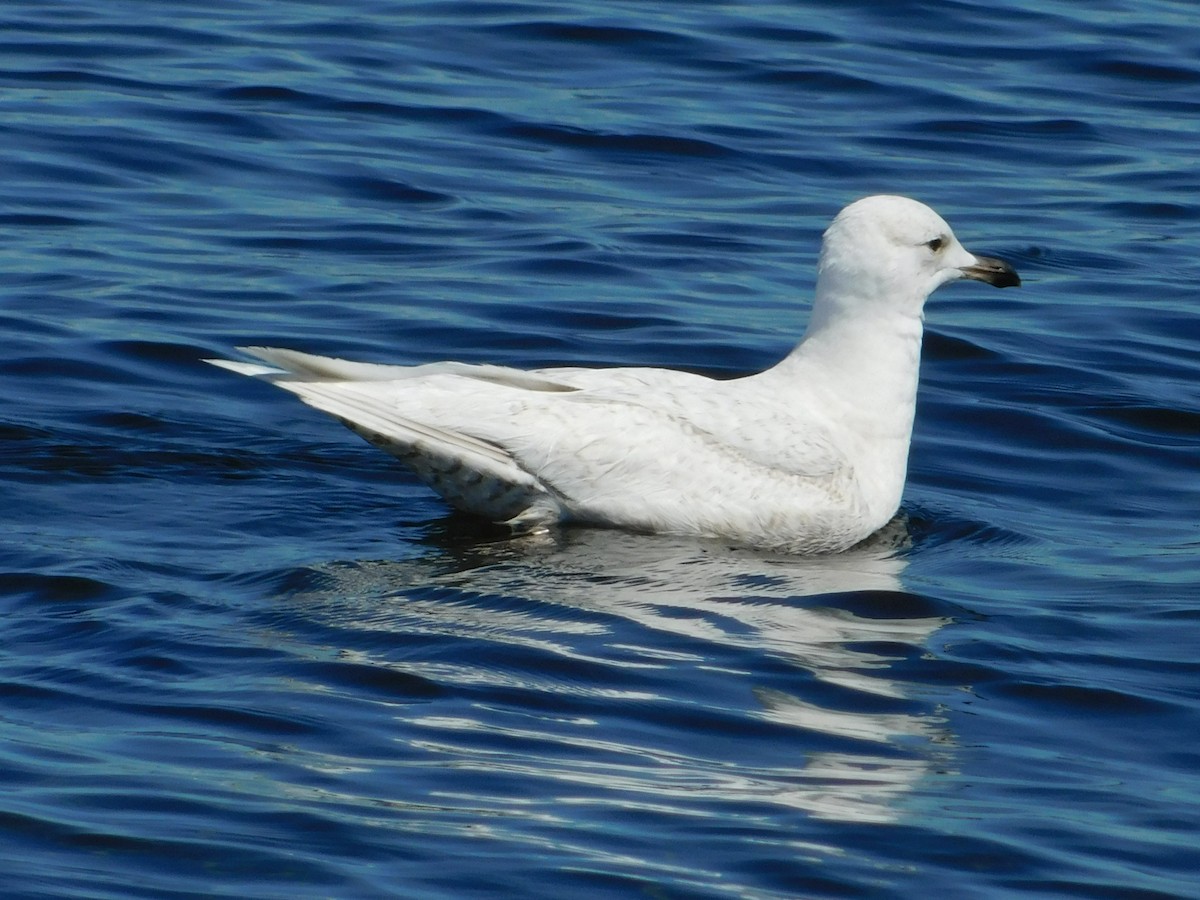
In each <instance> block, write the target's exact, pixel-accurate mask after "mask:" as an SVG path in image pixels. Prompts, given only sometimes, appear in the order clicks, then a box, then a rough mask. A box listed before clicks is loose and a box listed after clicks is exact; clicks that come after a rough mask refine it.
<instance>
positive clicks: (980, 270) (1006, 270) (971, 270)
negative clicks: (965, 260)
mask: <svg viewBox="0 0 1200 900" xmlns="http://www.w3.org/2000/svg"><path fill="white" fill-rule="evenodd" d="M959 271H960V272H962V273H963V277H964V278H973V279H974V280H975V281H986V282H987V283H988V284H990V285H994V286H995V287H1000V288H1004V287H1018V286H1019V285H1020V284H1021V276H1020V275H1018V274H1017V270H1016V269H1014V268H1013V267H1012V266H1010V265H1009V264H1008V263H1006V262H1005V261H1004V260H1002V259H993V258H992V257H990V256H977V257H975V264H974V265H971V266H963V267H962V268H961V269H959Z"/></svg>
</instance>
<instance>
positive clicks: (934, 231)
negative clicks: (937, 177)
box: [829, 194, 951, 238]
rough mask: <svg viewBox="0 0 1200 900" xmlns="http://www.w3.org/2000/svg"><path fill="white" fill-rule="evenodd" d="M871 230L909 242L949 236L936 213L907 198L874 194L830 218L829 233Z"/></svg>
mask: <svg viewBox="0 0 1200 900" xmlns="http://www.w3.org/2000/svg"><path fill="white" fill-rule="evenodd" d="M847 226H849V227H853V228H856V229H858V228H864V227H874V228H876V229H878V230H880V231H882V232H883V233H884V234H886V235H887V236H888V237H892V238H909V237H913V236H916V235H920V234H925V233H928V234H929V235H930V236H931V237H933V236H936V235H938V234H950V233H951V228H950V225H949V224H948V223H947V222H946V220H945V219H943V218H942V217H941V216H939V215H938V214H937V213H936V212H934V211H933V210H932V209H930V208H929V207H928V206H926V205H925V204H924V203H921V202H920V201H919V200H913V199H912V198H911V197H900V196H896V195H893V194H874V195H872V196H870V197H863V198H862V199H861V200H855V201H854V202H853V203H851V204H850V205H849V206H847V207H846V208H845V209H843V210H842V211H841V212H840V213H838V215H837V216H836V217H835V218H834V220H833V223H832V224H831V225H830V227H829V230H830V231H831V232H835V233H836V231H837V230H838V229H839V228H840V227H847Z"/></svg>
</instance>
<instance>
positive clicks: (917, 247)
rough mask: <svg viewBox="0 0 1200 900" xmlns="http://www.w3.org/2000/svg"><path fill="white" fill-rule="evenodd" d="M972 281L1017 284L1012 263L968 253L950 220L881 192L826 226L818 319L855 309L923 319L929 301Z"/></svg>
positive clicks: (867, 312) (815, 307) (819, 279)
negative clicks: (944, 290)
mask: <svg viewBox="0 0 1200 900" xmlns="http://www.w3.org/2000/svg"><path fill="white" fill-rule="evenodd" d="M962 278H969V279H973V280H975V281H985V282H987V283H988V284H991V285H995V286H996V287H1015V286H1017V285H1019V284H1020V283H1021V279H1020V277H1019V276H1018V275H1017V273H1016V271H1015V270H1014V269H1013V267H1012V266H1010V265H1009V264H1008V263H1006V262H1004V261H1003V260H999V259H992V258H991V257H987V256H976V255H975V254H973V253H970V252H969V251H968V250H967V249H966V248H964V247H963V245H962V244H960V243H959V242H958V238H956V237H955V236H954V232H953V231H952V230H951V228H950V226H949V225H948V224H946V220H945V219H943V218H942V217H941V216H939V215H938V214H937V213H935V212H934V211H933V210H932V209H930V208H929V207H928V206H926V205H925V204H923V203H918V202H917V201H916V200H910V199H909V198H908V197H894V196H889V195H877V196H873V197H864V198H863V199H861V200H856V201H855V202H854V203H851V204H850V205H849V206H847V207H846V208H845V209H843V210H842V211H841V212H840V213H838V215H837V218H835V219H834V220H833V223H832V224H831V225H830V226H829V228H828V229H827V230H826V231H825V241H824V243H823V244H822V246H821V258H820V263H819V265H818V275H817V299H816V304H815V305H814V309H813V315H814V319H815V318H818V317H825V316H831V315H839V314H847V313H849V312H852V311H858V312H861V313H863V314H867V315H873V316H874V315H880V314H882V313H884V312H890V313H895V314H899V315H901V316H912V317H916V318H918V319H919V318H920V317H921V315H922V310H923V309H924V305H925V299H926V298H927V297H928V296H929V295H930V294H931V293H933V292H934V291H935V290H937V289H938V288H939V287H941V286H942V285H943V284H947V283H948V282H951V281H958V280H959V279H962Z"/></svg>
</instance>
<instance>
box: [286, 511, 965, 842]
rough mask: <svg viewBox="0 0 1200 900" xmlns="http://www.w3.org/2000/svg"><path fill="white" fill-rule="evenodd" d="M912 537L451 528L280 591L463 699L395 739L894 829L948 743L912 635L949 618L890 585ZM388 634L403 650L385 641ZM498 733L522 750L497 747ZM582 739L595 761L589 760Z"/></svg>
mask: <svg viewBox="0 0 1200 900" xmlns="http://www.w3.org/2000/svg"><path fill="white" fill-rule="evenodd" d="M904 533H905V532H904V526H903V523H902V522H897V523H896V524H895V525H894V527H892V528H890V529H885V531H884V532H883V533H882V534H881V535H879V536H878V537H876V538H875V539H873V540H872V541H870V542H869V543H867V544H864V545H862V546H860V547H858V548H856V549H853V550H851V551H848V552H845V553H841V554H837V555H829V556H816V557H788V556H782V555H772V554H765V553H762V552H758V551H752V550H742V549H736V548H730V547H727V546H724V545H721V544H718V543H709V542H704V541H699V540H695V539H684V538H671V537H658V536H640V535H633V534H627V533H623V532H618V531H607V530H595V529H578V530H568V531H566V532H564V533H562V534H561V535H558V536H556V537H553V538H544V537H543V538H538V537H536V536H531V537H525V538H516V539H505V540H497V541H494V542H484V543H481V542H479V541H478V539H477V537H478V536H477V535H476V540H474V541H471V540H465V539H462V538H460V537H456V536H455V535H454V525H453V520H451V522H450V525H449V527H448V528H446V529H445V530H444V532H443V533H441V534H435V535H433V536H431V537H430V538H429V539H428V541H427V543H428V544H430V545H432V546H431V549H430V552H429V553H427V554H426V555H423V556H421V557H420V558H416V559H410V560H401V561H377V562H353V563H331V564H327V565H324V566H322V567H320V568H319V570H318V571H316V572H314V573H313V574H312V576H311V577H310V578H309V579H308V584H307V586H306V587H305V588H303V589H302V590H301V591H300V592H299V593H296V594H293V595H292V596H291V598H290V599H291V601H292V602H295V603H298V604H301V605H302V606H303V609H304V615H306V616H308V617H319V618H321V619H322V620H323V624H324V625H326V626H328V627H332V628H334V629H335V630H336V631H337V632H338V633H340V634H344V635H347V636H348V637H347V639H346V640H345V641H344V642H343V643H342V644H341V646H339V648H338V650H339V654H340V657H341V658H342V659H346V660H352V661H353V662H355V663H358V664H363V663H367V664H370V665H382V666H388V667H391V668H394V669H398V670H401V671H403V672H405V673H408V674H412V675H417V676H420V677H422V678H424V679H427V680H429V681H430V682H433V683H435V684H438V685H440V686H442V687H444V688H446V689H447V690H448V691H450V693H451V694H453V693H454V692H455V691H456V690H466V691H467V692H468V693H469V694H471V695H472V696H474V697H476V700H475V701H474V702H473V704H472V706H473V712H472V714H471V715H464V714H463V707H462V705H461V704H455V709H454V712H453V714H442V713H441V712H439V711H438V710H436V709H433V708H430V705H429V704H424V705H421V706H419V707H415V708H412V709H411V710H410V712H411V713H412V717H411V718H410V717H408V716H407V715H405V714H403V713H402V714H401V718H402V719H403V720H404V721H405V722H406V723H407V726H408V727H410V728H412V729H414V730H415V734H408V735H407V737H401V738H399V739H400V740H401V741H404V740H409V741H413V742H415V743H419V744H421V745H422V746H424V747H426V748H429V747H435V746H436V747H437V748H439V749H438V751H437V752H438V753H439V754H446V755H450V756H454V757H456V758H457V763H456V764H457V765H458V766H460V767H466V768H470V767H471V766H473V765H478V766H481V767H485V768H486V767H494V766H496V765H499V764H500V763H499V762H498V760H497V758H496V755H497V752H500V753H501V755H503V756H505V757H506V762H505V763H504V765H506V766H508V767H510V769H512V768H516V769H522V770H524V771H526V772H527V774H529V775H531V776H534V777H536V778H539V779H545V778H551V779H556V780H558V781H561V782H562V783H563V784H564V785H566V784H571V785H575V786H576V787H578V786H579V785H582V784H587V785H590V786H591V789H593V790H596V789H599V787H598V786H600V785H607V786H608V787H609V788H612V789H614V790H615V789H617V786H619V793H620V794H621V795H622V796H625V797H628V795H629V794H630V793H631V792H632V794H634V795H640V794H653V795H654V796H655V797H656V798H657V799H656V801H655V802H658V803H663V802H666V803H670V802H672V800H675V801H683V800H684V799H685V798H686V799H688V802H694V800H695V798H696V797H697V796H698V792H699V795H704V796H707V797H709V799H710V800H713V799H719V800H723V801H733V800H736V801H739V802H755V803H769V804H782V805H784V806H787V807H789V808H792V809H796V810H802V811H804V812H806V813H807V814H809V815H810V816H812V817H814V818H823V819H834V820H839V821H857V822H889V821H893V820H895V819H896V818H898V817H899V816H900V815H901V813H902V809H903V800H904V798H905V797H906V796H907V795H908V794H909V793H910V792H911V791H912V789H913V788H914V786H915V785H917V784H918V783H919V782H920V780H921V779H922V778H923V777H925V776H926V775H927V774H928V773H929V771H930V770H931V768H932V767H933V765H934V764H935V761H936V762H937V764H938V765H939V767H941V766H944V765H945V760H944V759H943V757H944V756H945V755H946V754H947V753H948V752H949V744H950V743H951V742H950V740H949V738H948V736H947V735H946V734H945V726H944V722H943V721H942V720H941V719H940V718H939V717H938V715H937V714H936V711H935V708H934V704H933V702H932V701H925V700H923V699H922V697H921V695H920V694H919V693H918V685H919V682H918V681H914V680H911V678H909V677H908V675H911V673H912V671H913V669H914V668H916V669H917V671H918V674H920V670H921V666H923V665H934V664H935V663H934V662H930V661H929V656H928V654H927V652H926V650H925V647H926V644H927V642H928V640H929V638H930V636H931V635H933V633H934V632H936V631H937V630H938V629H939V628H941V627H942V626H944V625H946V624H947V623H948V622H950V621H951V620H950V618H949V617H948V616H947V615H945V614H944V613H946V612H947V610H946V609H945V607H944V606H939V605H938V604H937V603H935V602H934V601H931V600H929V599H926V598H924V597H921V596H920V595H916V594H912V593H909V592H906V591H905V590H904V589H903V587H902V585H901V582H900V574H901V572H902V570H903V569H904V566H905V559H904V556H903V554H902V552H899V550H898V543H900V542H902V541H903V535H904ZM381 631H382V632H388V633H390V634H391V635H392V636H393V637H392V643H394V645H395V646H396V647H397V648H401V649H402V652H398V653H397V654H396V655H394V656H393V655H391V654H389V652H388V651H387V650H381V649H379V648H380V647H384V646H386V644H385V643H384V642H381V641H380V640H379V632H381ZM363 633H369V635H370V638H369V639H360V638H358V637H355V636H356V635H362V634H363ZM355 645H361V646H359V647H356V646H355ZM423 647H424V648H427V652H426V653H425V655H423V654H422V648H423ZM906 673H908V674H906ZM928 677H929V676H928V673H925V677H924V678H922V679H921V680H922V681H924V680H926V679H928ZM481 691H482V692H483V696H484V698H485V699H478V696H479V693H480V692H481ZM488 691H496V692H498V697H497V699H494V700H488V699H486V697H487V692H488ZM514 692H515V693H514ZM501 695H502V699H501ZM522 698H524V700H523V699H522ZM526 701H527V708H524V709H522V708H520V707H522V706H523V705H526ZM573 701H574V702H582V703H583V704H584V706H585V708H586V709H585V711H584V712H579V711H576V712H575V713H574V714H572V713H571V712H570V711H571V710H572V709H573V706H574V703H573ZM597 703H599V704H600V705H599V707H598V706H597ZM432 705H433V706H434V707H436V706H437V701H436V700H435V701H432ZM514 706H515V707H517V708H514ZM539 718H540V719H542V720H544V721H547V722H548V721H550V720H553V725H552V727H549V728H547V730H546V731H538V729H537V724H536V723H537V721H538V720H539ZM514 719H516V720H519V721H520V725H519V727H518V726H515V725H514ZM531 722H533V723H534V724H533V725H532V727H531ZM567 723H569V725H568V724H567ZM664 723H670V724H669V725H667V724H664ZM706 723H707V724H706ZM564 728H565V729H567V730H568V731H570V732H571V733H570V734H569V735H565V734H564ZM506 729H513V730H511V731H508V732H507V733H508V735H509V737H510V738H511V740H512V745H513V746H514V747H515V746H516V745H518V744H520V745H521V749H520V752H517V751H516V750H510V751H498V750H497V748H496V746H495V742H496V741H498V740H502V738H501V736H502V735H504V734H505V733H506ZM663 729H668V730H666V731H664V730H663ZM672 729H673V730H672ZM483 734H486V735H487V736H488V738H487V740H488V745H487V750H486V752H484V751H483V750H482V749H481V747H480V745H479V741H480V740H481V739H482V738H481V735H483ZM631 735H636V736H637V741H636V742H631V741H630V739H629V738H630V736H631ZM764 741H766V742H769V748H770V749H769V752H767V753H766V754H765V756H764V759H763V760H762V761H759V762H755V755H756V749H755V748H756V747H759V748H763V749H766V747H767V745H766V744H763V743H762V742H764ZM781 741H783V742H784V743H786V744H788V747H787V748H786V749H787V752H786V753H784V754H783V758H784V761H783V762H781V755H780V750H781V745H780V742H781ZM548 742H549V743H548ZM656 742H657V743H656ZM564 745H567V746H569V747H571V748H572V750H571V752H563V749H562V748H563V746H564ZM587 747H592V748H595V749H596V752H597V753H598V754H599V755H600V756H602V757H603V758H604V760H605V762H604V763H603V764H597V765H596V766H594V767H592V766H589V762H588V759H587V757H586V754H585V755H582V756H581V755H580V748H587ZM601 747H603V752H601V749H600V748H601ZM555 748H557V750H556V749H555ZM734 748H739V749H737V750H736V751H735V750H734ZM614 753H616V754H617V756H618V757H620V758H623V759H626V762H627V763H628V765H617V766H615V767H614V765H613V764H612V756H613V754H614ZM508 756H511V758H508ZM630 756H631V757H632V759H633V761H632V762H629V760H628V758H627V757H630Z"/></svg>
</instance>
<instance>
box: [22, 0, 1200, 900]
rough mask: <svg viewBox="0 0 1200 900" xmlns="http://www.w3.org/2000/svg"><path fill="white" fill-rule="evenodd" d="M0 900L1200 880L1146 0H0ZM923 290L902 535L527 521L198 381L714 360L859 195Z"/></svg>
mask: <svg viewBox="0 0 1200 900" xmlns="http://www.w3.org/2000/svg"><path fill="white" fill-rule="evenodd" d="M0 26H2V27H0V86H2V90H0V172H2V175H0V271H2V272H3V277H2V288H0V316H2V317H3V329H4V340H3V342H2V344H0V374H2V380H0V385H2V386H3V390H2V391H0V430H2V432H3V436H4V442H3V445H2V447H3V465H2V466H0V507H2V508H3V510H4V513H3V516H4V520H5V523H6V527H5V528H4V529H3V531H2V533H0V573H2V574H0V596H2V598H3V613H4V618H3V621H4V634H5V640H4V653H3V655H2V656H0V754H2V759H0V779H2V782H3V790H2V793H0V860H2V866H0V879H2V882H3V884H2V887H3V894H4V896H6V897H20V898H27V897H28V898H34V897H40V898H49V897H54V898H59V897H88V898H110V897H111V898H126V897H168V896H169V897H239V898H244V897H256V898H258V897H288V898H309V897H313V898H315V897H338V898H343V897H345V898H357V897H363V898H371V897H404V898H458V897H497V898H501V897H503V898H509V897H520V898H565V897H639V896H644V897H652V898H752V900H759V898H798V897H799V898H825V897H837V898H845V897H856V898H876V897H881V898H886V897H895V898H909V897H947V898H1005V897H1086V898H1131V897H1136V898H1165V897H1198V896H1200V887H1197V885H1198V884H1200V876H1198V870H1200V863H1198V862H1197V855H1196V843H1197V835H1198V834H1200V779H1198V770H1200V756H1198V753H1197V750H1196V737H1197V735H1200V698H1198V685H1200V663H1198V662H1197V657H1196V647H1197V635H1198V633H1200V526H1198V524H1197V522H1198V519H1200V517H1198V515H1197V508H1198V507H1200V491H1198V487H1200V453H1198V452H1197V451H1198V450H1200V389H1198V387H1197V385H1198V384H1200V363H1198V362H1197V361H1198V360H1200V295H1198V294H1197V287H1196V285H1197V284H1200V200H1198V199H1197V198H1200V174H1198V173H1200V169H1198V168H1197V164H1196V160H1197V147H1200V17H1197V16H1196V14H1195V9H1194V6H1193V4H1192V3H1190V2H1184V0H1178V2H1167V0H1146V2H1136V3H1135V2H1133V0H1111V2H1105V3H1101V4H1081V3H1073V2H1068V0H1037V2H1034V0H1025V2H987V3H984V2H974V0H930V2H924V3H918V2H894V0H876V2H864V3H856V4H845V3H830V2H796V3H782V2H781V3H754V4H751V3H744V4H735V3H724V2H716V0H711V2H691V3H681V2H660V3H644V2H640V3H635V2H615V0H588V2H586V3H585V2H580V0H568V2H558V3H553V4H551V3H543V2H499V0H497V2H474V3H448V2H404V3H399V2H384V0H363V2H359V3H355V4H349V5H346V4H335V3H315V2H299V0H289V2H286V3H280V2H269V0H207V2H204V3H199V2H194V0H185V2H171V3H147V2H135V0H116V2H112V0H105V2H101V0H71V2H69V3H68V2H36V3H35V2H28V0H26V2H22V0H12V2H8V3H6V4H4V6H3V9H2V10H0ZM881 191H886V192H893V193H903V194H909V195H912V196H915V197H917V198H918V199H921V200H923V201H925V202H927V203H929V204H930V205H932V206H934V207H935V208H936V209H937V210H938V211H939V212H941V213H942V214H943V215H944V216H945V217H946V218H947V219H948V220H949V221H950V222H951V223H952V224H953V225H954V226H955V228H956V231H957V233H958V235H959V237H960V238H961V239H962V240H963V242H964V243H965V244H966V245H967V246H968V247H971V248H973V249H974V250H976V251H977V252H984V253H989V254H992V255H996V256H1002V257H1005V258H1007V259H1010V260H1011V261H1012V262H1013V263H1014V264H1015V265H1016V266H1017V267H1018V269H1019V270H1020V271H1021V273H1022V275H1023V277H1024V280H1025V285H1024V287H1023V288H1022V289H1021V290H1019V291H1004V292H998V291H994V290H991V289H989V288H987V287H985V286H980V285H971V284H960V285H954V286H951V287H949V288H947V289H945V290H943V291H941V292H939V293H938V294H937V295H936V296H935V297H934V299H933V300H932V302H931V303H930V305H929V307H928V310H927V313H928V326H929V331H928V337H927V341H926V346H925V359H924V368H923V387H922V393H921V398H920V403H919V410H918V419H917V424H916V434H915V437H914V445H913V453H912V460H911V474H910V479H909V485H908V489H907V492H906V496H905V503H904V514H905V517H904V521H902V522H899V523H897V525H896V528H895V529H894V531H893V533H892V534H891V535H889V536H887V537H886V538H884V539H881V540H880V541H878V542H876V543H874V544H872V545H869V546H867V547H864V548H862V549H861V550H857V551H855V552H853V553H850V554H846V555H844V556H841V557H834V558H823V559H822V558H818V559H796V558H786V557H779V556H769V555H764V554H757V553H752V552H747V551H742V550H735V549H731V548H727V547H724V546H721V545H713V544H707V543H703V542H689V541H681V540H675V539H667V538H652V537H636V536H629V535H622V534H617V533H607V532H593V531H583V530H580V531H571V532H568V533H567V534H566V535H565V536H564V538H563V539H562V540H561V541H559V542H557V543H555V542H545V543H543V544H535V545H533V546H529V545H527V544H521V543H517V544H514V543H512V542H511V541H508V540H507V539H506V536H505V534H504V533H503V532H502V531H499V530H497V529H495V528H492V527H489V526H485V525H480V524H479V523H477V522H474V521H471V520H470V519H467V518H464V517H460V516H456V515H451V514H450V513H449V512H448V511H447V509H446V508H445V507H444V506H443V505H442V504H441V503H440V502H439V501H438V500H437V498H436V497H435V496H433V495H432V494H431V493H430V492H429V491H427V490H426V489H424V488H423V487H421V486H420V485H419V484H418V483H416V482H415V481H414V480H413V479H412V478H411V477H410V476H409V475H408V474H407V473H406V472H405V471H404V470H403V469H401V468H400V467H398V466H397V465H396V464H394V463H393V461H391V460H390V459H389V458H388V457H386V456H384V455H383V454H380V453H378V452H377V451H375V450H373V449H372V448H370V447H369V446H367V445H366V444H365V443H363V442H361V441H359V440H358V439H357V438H355V437H354V436H353V435H351V434H350V433H349V432H346V431H344V430H343V429H341V428H340V427H339V426H338V425H337V424H336V423H335V422H333V421H332V420H330V419H328V418H326V417H324V416H321V415H319V414H317V413H315V412H313V411H311V410H308V409H307V408H305V407H303V406H302V405H300V404H299V403H297V402H295V401H294V400H293V399H292V398H289V397H288V396H286V395H284V394H282V393H280V392H279V391H277V390H275V389H273V388H270V387H269V386H264V385H261V384H256V383H254V382H251V381H250V380H248V379H238V378H235V377H234V376H232V375H230V374H229V373H227V372H222V371H218V370H216V369H213V368H211V367H208V366H205V365H203V364H202V363H201V362H200V360H201V359H202V358H204V357H207V356H213V355H227V354H228V353H229V352H230V350H231V348H232V347H233V346H235V345H237V344H242V343H255V342H267V343H274V344H278V345H283V346H291V347H297V348H301V349H307V350H312V351H315V352H321V353H329V354H334V355H339V356H345V357H351V358H356V359H364V360H379V361H391V362H401V363H405V362H408V363H417V362H426V361H432V360H437V359H465V360H472V361H489V362H498V363H504V364H511V365H518V366H539V365H556V364H577V363H588V364H617V363H619V364H638V365H663V366H679V367H685V368H689V369H693V370H698V371H703V372H709V373H712V374H718V375H720V374H736V373H744V372H749V371H753V370H755V369H758V368H762V367H765V366H767V365H770V364H771V363H773V362H774V361H775V360H777V359H778V358H779V357H780V356H781V355H782V354H783V353H785V352H786V351H787V350H788V349H789V347H790V346H791V344H792V342H793V341H794V340H795V339H796V337H797V336H798V335H799V333H800V331H801V330H802V328H803V323H804V321H805V316H806V309H807V297H808V295H809V292H810V289H811V286H812V281H813V267H814V259H815V254H816V250H817V247H818V242H819V239H820V234H821V231H822V230H823V228H824V226H825V224H826V223H827V222H828V220H829V218H830V217H831V216H832V215H833V214H834V213H835V212H836V211H837V210H838V209H839V208H840V207H841V206H842V205H844V204H845V203H847V202H849V201H850V200H852V199H854V198H856V197H859V196H862V195H864V194H868V193H875V192H881Z"/></svg>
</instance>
